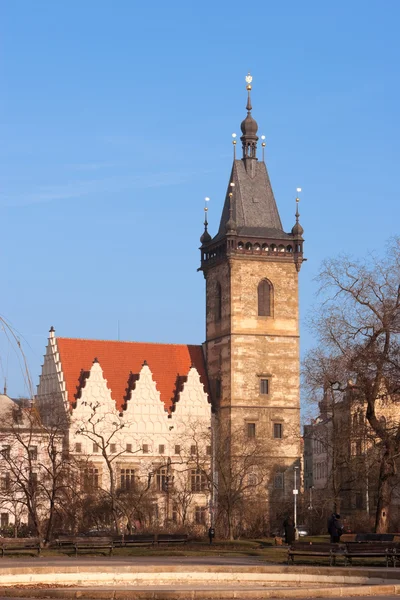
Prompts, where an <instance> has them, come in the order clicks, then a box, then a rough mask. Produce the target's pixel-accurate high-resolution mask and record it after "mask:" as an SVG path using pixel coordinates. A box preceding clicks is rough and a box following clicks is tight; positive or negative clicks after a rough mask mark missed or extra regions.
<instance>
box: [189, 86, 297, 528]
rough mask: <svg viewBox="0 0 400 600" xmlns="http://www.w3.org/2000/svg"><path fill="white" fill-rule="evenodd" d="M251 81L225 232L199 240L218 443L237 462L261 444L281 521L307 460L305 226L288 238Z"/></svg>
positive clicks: (271, 503)
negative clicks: (303, 405) (302, 369)
mask: <svg viewBox="0 0 400 600" xmlns="http://www.w3.org/2000/svg"><path fill="white" fill-rule="evenodd" d="M246 81H247V82H248V86H247V90H248V102H247V107H246V108H247V116H246V118H245V119H244V121H243V122H242V124H241V130H242V136H241V142H242V156H241V158H240V159H236V156H235V158H234V161H233V166H232V171H231V174H230V177H229V182H228V188H227V193H226V197H225V202H224V205H223V209H222V216H221V221H220V226H219V230H218V232H217V234H216V235H215V236H214V237H211V236H210V234H209V232H208V224H207V218H206V220H205V231H204V233H203V235H202V237H201V240H200V241H201V244H202V245H201V270H202V271H203V274H204V277H205V280H206V343H205V355H206V364H207V374H208V378H209V383H210V389H211V392H212V394H213V397H214V398H215V403H216V407H217V414H218V423H219V426H220V432H221V431H223V433H222V434H220V435H222V436H226V435H229V432H230V434H231V438H232V460H234V456H235V455H236V456H237V455H240V454H243V447H242V448H239V447H237V445H236V447H235V444H234V439H235V438H236V437H237V432H238V431H240V430H242V431H244V432H245V437H246V438H247V440H248V441H251V440H254V439H256V440H258V441H259V443H260V444H262V447H263V453H264V456H265V461H263V465H262V469H263V471H264V473H263V474H261V473H259V478H260V481H262V486H263V488H264V490H266V505H265V511H266V513H267V514H268V513H269V516H270V520H271V521H274V519H275V518H276V515H279V514H280V512H281V511H282V510H285V508H284V506H285V502H287V501H291V499H292V489H293V485H294V467H295V466H299V464H300V462H299V461H300V454H301V452H300V424H299V411H300V381H299V303H298V277H299V271H300V267H301V264H302V262H303V260H304V258H303V228H302V227H301V225H300V223H299V213H298V210H297V211H296V223H295V225H294V227H293V229H292V230H291V232H289V233H286V232H285V231H284V229H283V226H282V223H281V219H280V216H279V212H278V208H277V205H276V202H275V198H274V194H273V191H272V187H271V183H270V179H269V175H268V171H267V167H266V164H265V162H264V146H265V143H264V142H263V143H262V146H263V151H262V152H263V157H262V160H259V159H258V157H257V141H258V137H257V129H258V125H257V123H256V121H255V120H254V118H253V117H252V114H251V111H252V106H251V98H250V92H251V78H249V79H246ZM233 143H234V150H235V151H236V147H235V143H236V140H234V142H233ZM206 217H207V212H206ZM265 471H266V473H265ZM261 475H262V476H261ZM265 475H266V476H265Z"/></svg>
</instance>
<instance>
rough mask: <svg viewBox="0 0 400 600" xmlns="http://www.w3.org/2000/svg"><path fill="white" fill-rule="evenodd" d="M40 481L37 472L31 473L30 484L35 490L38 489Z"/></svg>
mask: <svg viewBox="0 0 400 600" xmlns="http://www.w3.org/2000/svg"><path fill="white" fill-rule="evenodd" d="M37 483H38V476H37V473H29V485H30V487H31V489H32V490H33V491H35V490H36V488H37Z"/></svg>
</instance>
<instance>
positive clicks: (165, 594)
mask: <svg viewBox="0 0 400 600" xmlns="http://www.w3.org/2000/svg"><path fill="white" fill-rule="evenodd" d="M0 593H1V595H2V596H3V597H5V598H13V597H14V598H15V597H17V598H66V599H71V600H72V599H76V600H78V599H83V600H84V599H87V600H89V599H90V600H212V599H218V598H221V599H223V600H230V599H232V600H233V599H242V598H243V599H247V598H248V599H249V600H256V599H264V598H340V597H343V596H355V597H356V596H374V597H375V596H377V595H380V596H385V595H390V596H394V595H399V594H400V586H399V585H381V586H360V587H351V586H349V587H338V588H332V587H327V588H318V589H306V588H304V589H287V588H285V589H278V590H277V589H265V590H259V589H257V590H249V589H240V588H238V589H234V590H232V589H231V590H223V589H222V590H216V589H209V590H203V589H202V590H195V589H194V590H162V589H158V590H129V589H125V590H124V589H120V590H101V589H93V588H90V587H89V588H87V589H76V588H63V589H60V588H56V589H54V588H45V589H41V590H39V589H32V588H22V589H21V588H19V589H18V588H12V589H11V588H3V589H1V588H0Z"/></svg>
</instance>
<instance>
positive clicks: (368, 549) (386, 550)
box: [344, 541, 400, 567]
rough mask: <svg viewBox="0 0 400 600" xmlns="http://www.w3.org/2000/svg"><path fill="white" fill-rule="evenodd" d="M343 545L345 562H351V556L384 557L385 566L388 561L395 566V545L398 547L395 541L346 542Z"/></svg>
mask: <svg viewBox="0 0 400 600" xmlns="http://www.w3.org/2000/svg"><path fill="white" fill-rule="evenodd" d="M345 546H346V550H345V553H344V558H345V564H350V565H351V564H353V558H384V559H385V560H386V566H387V567H388V566H389V564H390V563H392V564H393V566H395V562H396V559H395V556H396V552H397V547H400V546H399V544H397V542H390V541H389V542H386V541H381V542H379V541H378V542H372V541H370V542H357V541H356V542H346V544H345ZM399 559H400V556H399Z"/></svg>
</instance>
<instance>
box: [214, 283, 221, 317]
mask: <svg viewBox="0 0 400 600" xmlns="http://www.w3.org/2000/svg"><path fill="white" fill-rule="evenodd" d="M221 318H222V290H221V284H220V283H219V281H218V282H217V289H216V292H215V320H216V321H220V320H221Z"/></svg>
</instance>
